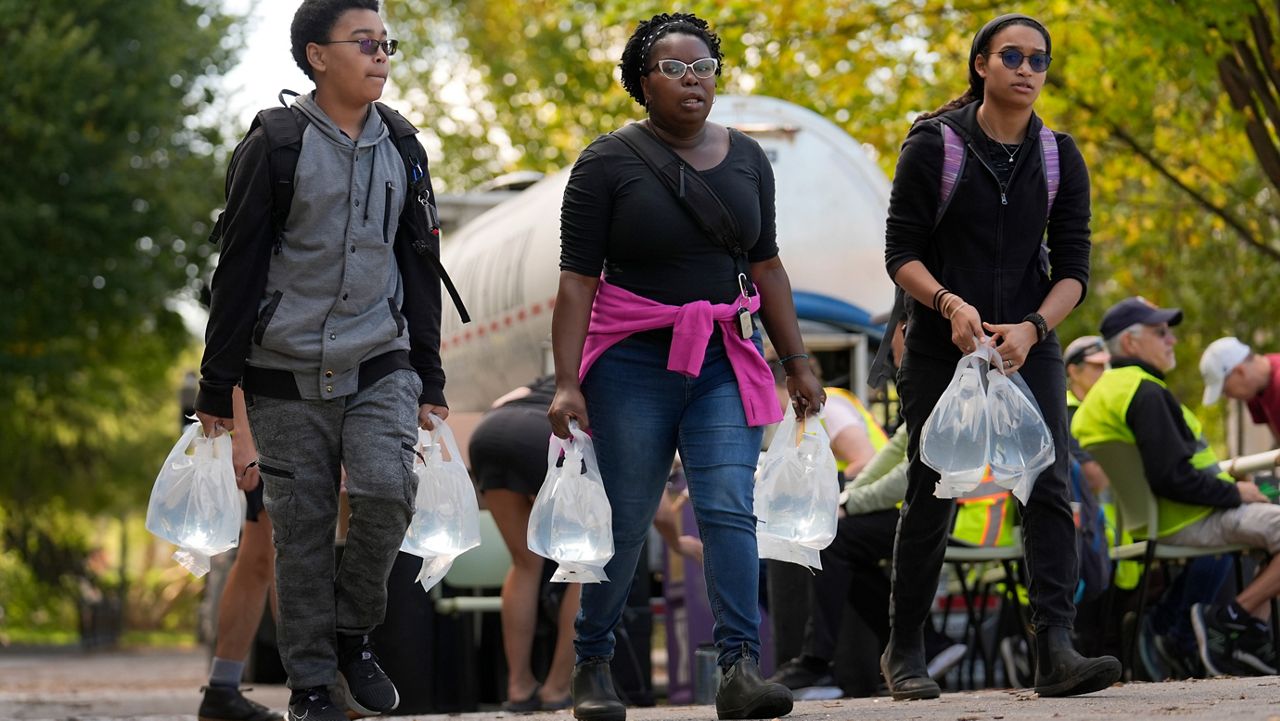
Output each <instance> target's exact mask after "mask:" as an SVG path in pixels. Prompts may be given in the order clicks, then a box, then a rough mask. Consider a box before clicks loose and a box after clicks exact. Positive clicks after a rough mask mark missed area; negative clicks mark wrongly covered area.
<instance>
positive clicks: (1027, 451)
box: [987, 368, 1055, 504]
mask: <svg viewBox="0 0 1280 721" xmlns="http://www.w3.org/2000/svg"><path fill="white" fill-rule="evenodd" d="M987 417H988V419H989V423H990V428H991V453H990V456H991V457H990V462H991V475H992V476H994V477H995V481H996V484H997V485H999V486H1001V487H1003V488H1008V489H1009V490H1010V491H1011V492H1012V493H1013V495H1014V497H1015V498H1017V499H1018V500H1019V501H1021V502H1022V503H1024V504H1025V503H1026V502H1027V500H1028V499H1029V498H1031V488H1032V487H1033V486H1034V485H1035V480H1036V477H1037V476H1039V475H1040V472H1041V471H1043V470H1044V469H1046V468H1048V467H1049V466H1051V465H1053V462H1054V460H1055V455H1054V451H1053V435H1052V434H1051V433H1049V427H1048V426H1047V425H1046V424H1045V422H1044V416H1043V415H1042V414H1041V413H1040V406H1039V405H1037V404H1036V402H1035V396H1033V395H1032V394H1031V389H1030V388H1028V387H1027V384H1026V381H1024V380H1022V376H1020V375H1018V374H1017V373H1013V374H1011V375H1009V376H1005V375H1004V374H1002V373H1001V372H1000V371H998V370H996V369H994V368H993V369H991V370H990V371H988V372H987Z"/></svg>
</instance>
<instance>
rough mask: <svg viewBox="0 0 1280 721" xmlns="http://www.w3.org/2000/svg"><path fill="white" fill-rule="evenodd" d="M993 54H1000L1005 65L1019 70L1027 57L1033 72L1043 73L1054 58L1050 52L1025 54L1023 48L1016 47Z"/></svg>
mask: <svg viewBox="0 0 1280 721" xmlns="http://www.w3.org/2000/svg"><path fill="white" fill-rule="evenodd" d="M991 55H999V56H1000V62H1002V63H1004V66H1005V67H1006V68H1009V69H1010V70H1017V69H1018V68H1020V67H1022V61H1023V60H1024V59H1025V60H1027V61H1028V62H1030V63H1031V72H1033V73H1043V72H1044V71H1046V70H1048V69H1049V61H1051V60H1053V58H1051V57H1049V53H1031V54H1030V55H1024V54H1023V53H1022V51H1021V50H1017V49H1014V48H1007V49H1005V50H1001V51H1000V52H998V53H991Z"/></svg>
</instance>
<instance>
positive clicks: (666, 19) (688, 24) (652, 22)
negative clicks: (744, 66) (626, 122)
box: [618, 13, 724, 106]
mask: <svg viewBox="0 0 1280 721" xmlns="http://www.w3.org/2000/svg"><path fill="white" fill-rule="evenodd" d="M671 33H684V34H686V35H692V36H694V37H696V38H699V39H701V40H702V42H704V43H706V44H707V49H708V50H710V51H711V57H713V58H715V59H716V60H717V61H719V62H720V66H718V67H717V68H716V75H719V74H720V68H721V67H723V66H724V62H723V61H724V55H723V54H721V52H720V36H719V35H716V34H715V33H714V32H712V31H711V26H710V25H708V24H707V21H706V20H703V19H702V18H700V17H698V16H697V15H694V14H692V13H671V14H667V13H662V14H659V15H654V16H653V17H651V18H649V19H648V20H644V21H642V22H640V23H639V24H638V25H636V31H635V32H634V33H632V34H631V38H630V39H629V40H627V46H626V47H625V48H623V49H622V62H620V63H618V67H619V68H621V69H622V89H623V90H626V91H627V93H628V94H629V95H630V96H631V97H632V98H635V101H636V102H637V103H640V105H642V106H643V105H644V104H645V100H644V89H643V88H642V87H641V86H640V78H641V77H642V76H644V75H645V72H646V69H647V68H648V66H649V53H651V52H652V51H653V44H654V43H656V42H658V40H660V39H662V38H663V37H665V36H667V35H670V34H671Z"/></svg>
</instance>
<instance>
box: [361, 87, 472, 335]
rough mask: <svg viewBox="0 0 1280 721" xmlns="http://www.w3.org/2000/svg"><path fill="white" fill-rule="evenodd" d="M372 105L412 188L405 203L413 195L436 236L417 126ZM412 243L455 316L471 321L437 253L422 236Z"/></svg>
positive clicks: (435, 217)
mask: <svg viewBox="0 0 1280 721" xmlns="http://www.w3.org/2000/svg"><path fill="white" fill-rule="evenodd" d="M374 107H375V108H377V109H378V115H380V116H381V117H382V122H383V123H385V124H386V125H387V128H388V129H389V130H390V132H391V139H392V141H393V142H394V143H395V146H396V151H397V152H399V153H400V159H401V160H402V161H403V162H404V171H405V178H406V179H407V180H408V183H409V185H408V187H409V189H410V190H411V191H412V193H411V194H406V196H405V202H409V197H413V198H416V199H417V201H418V202H419V203H421V204H422V208H423V210H425V211H426V215H427V232H429V233H431V234H432V235H433V236H435V237H437V238H439V237H440V215H439V213H437V211H436V205H435V202H434V199H433V198H432V197H431V177H430V176H429V175H428V174H427V168H426V158H425V157H419V156H418V155H419V154H418V150H419V148H420V146H419V145H418V143H417V142H415V141H414V136H416V135H417V134H418V129H417V128H415V127H413V123H410V122H409V120H408V119H407V118H405V117H404V116H403V115H401V114H400V113H399V111H397V110H396V109H395V108H391V107H389V106H386V105H383V104H382V103H374ZM412 245H413V249H414V250H415V251H416V252H417V253H418V255H420V256H422V258H423V259H425V260H426V261H427V264H428V265H430V266H431V269H432V270H433V271H435V274H436V276H437V277H438V278H440V282H441V283H443V284H444V288H445V291H447V292H448V293H449V299H450V300H451V301H453V306H454V307H455V308H457V309H458V317H459V318H461V319H462V322H463V323H469V322H471V315H470V314H469V313H467V307H466V306H465V305H463V303H462V294H461V293H459V292H458V288H457V286H455V285H454V284H453V279H452V278H450V277H449V273H448V271H446V270H445V269H444V264H443V263H442V262H440V256H438V255H436V254H435V253H433V252H431V247H430V246H429V245H427V242H426V239H425V238H417V239H413V241H412Z"/></svg>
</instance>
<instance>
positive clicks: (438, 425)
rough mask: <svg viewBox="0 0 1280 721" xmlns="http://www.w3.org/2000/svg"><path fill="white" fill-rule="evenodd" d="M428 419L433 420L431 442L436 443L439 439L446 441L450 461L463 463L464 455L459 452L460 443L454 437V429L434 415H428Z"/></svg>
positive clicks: (445, 445)
mask: <svg viewBox="0 0 1280 721" xmlns="http://www.w3.org/2000/svg"><path fill="white" fill-rule="evenodd" d="M427 418H428V419H430V420H431V425H432V430H431V442H432V443H435V442H436V441H437V439H442V440H444V447H445V448H447V449H449V461H450V462H455V461H457V462H461V461H462V453H461V452H459V451H458V441H457V440H456V439H455V438H454V437H453V429H452V428H450V427H449V424H448V423H445V422H444V419H443V418H441V417H440V416H437V415H436V414H434V413H429V414H427Z"/></svg>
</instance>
